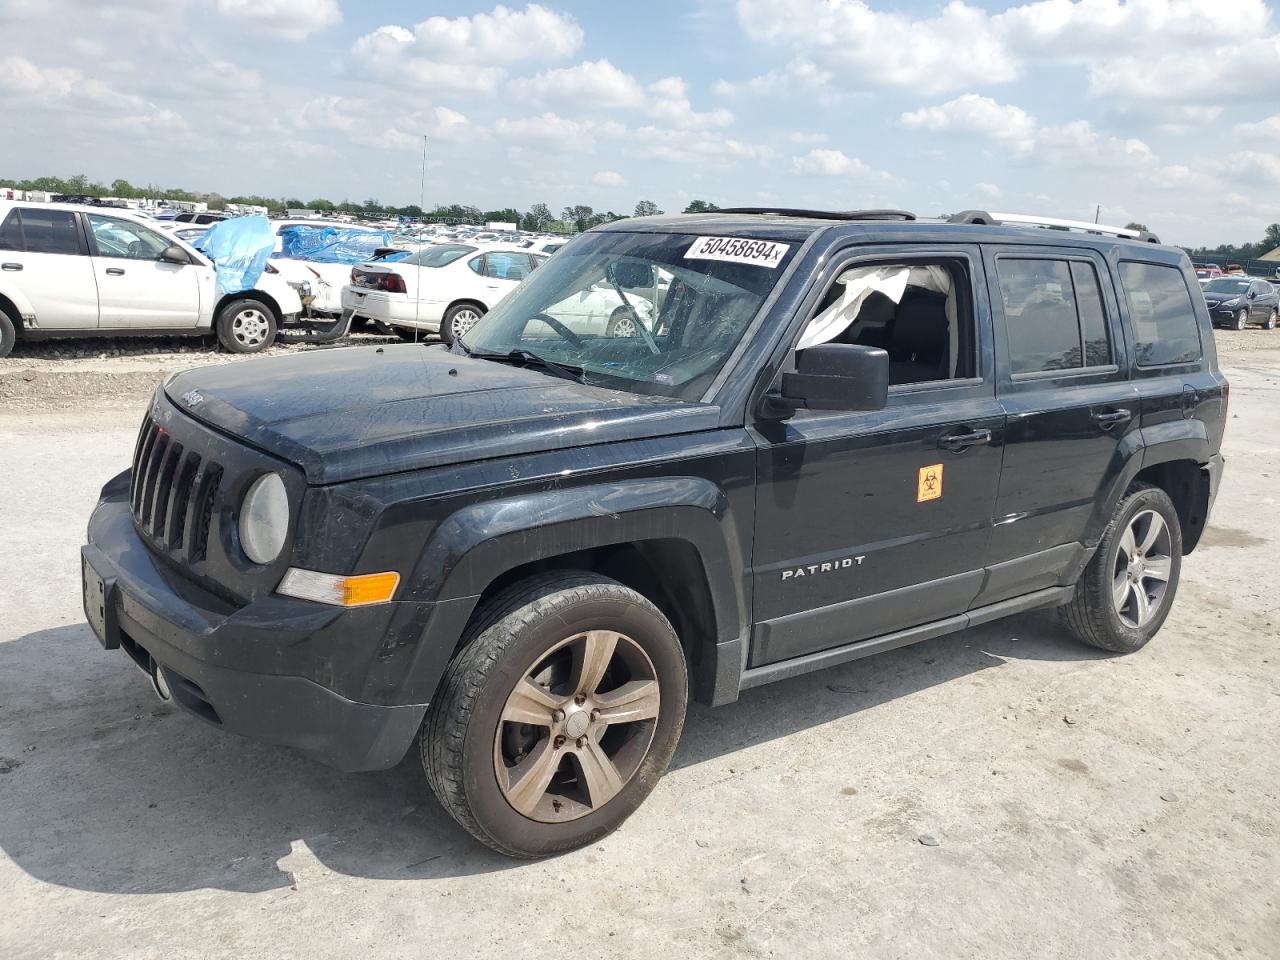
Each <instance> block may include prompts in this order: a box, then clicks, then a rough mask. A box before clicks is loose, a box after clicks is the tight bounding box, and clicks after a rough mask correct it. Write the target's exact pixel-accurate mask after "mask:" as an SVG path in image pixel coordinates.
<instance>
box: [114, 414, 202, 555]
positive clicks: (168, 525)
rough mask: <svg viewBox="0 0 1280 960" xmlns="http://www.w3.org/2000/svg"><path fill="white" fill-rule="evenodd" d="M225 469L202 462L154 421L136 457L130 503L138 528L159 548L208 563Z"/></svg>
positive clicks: (145, 428)
mask: <svg viewBox="0 0 1280 960" xmlns="http://www.w3.org/2000/svg"><path fill="white" fill-rule="evenodd" d="M221 482H222V467H221V466H220V465H219V464H217V463H215V462H213V461H212V460H207V459H202V458H201V457H200V455H199V454H198V453H196V452H195V451H194V450H192V451H188V450H184V449H183V447H182V444H181V443H179V442H178V441H177V440H175V439H174V438H173V437H171V436H170V435H169V433H168V432H167V431H165V429H164V428H163V427H161V426H160V425H159V424H157V423H156V422H155V421H154V420H152V419H151V418H150V417H148V418H147V420H146V421H145V422H144V423H143V425H142V432H141V433H140V434H139V435H138V448H137V450H136V451H135V452H134V455H133V477H132V479H131V481H130V485H129V503H130V506H131V507H132V509H133V518H134V520H135V521H137V524H138V528H139V529H140V530H141V531H142V532H143V533H144V534H146V535H147V536H148V537H149V538H150V539H151V542H152V543H153V544H154V545H155V546H156V547H157V548H158V549H160V550H163V551H165V552H167V553H171V554H173V555H174V556H175V557H176V558H177V559H179V560H184V561H186V562H188V563H195V562H197V561H200V560H203V559H205V552H206V549H207V547H208V543H209V524H210V521H211V519H212V517H213V507H214V502H215V499H216V497H217V494H218V486H219V485H220V484H221Z"/></svg>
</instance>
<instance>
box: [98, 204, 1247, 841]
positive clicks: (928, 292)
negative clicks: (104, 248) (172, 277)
mask: <svg viewBox="0 0 1280 960" xmlns="http://www.w3.org/2000/svg"><path fill="white" fill-rule="evenodd" d="M1035 223H1039V224H1040V225H1041V226H1040V227H1037V226H1035V225H1034V224H1035ZM1044 225H1048V226H1053V227H1057V229H1043V228H1042V227H1043V226H1044ZM599 290H606V291H612V294H615V295H616V297H617V299H618V300H619V302H620V303H623V304H625V305H626V309H627V311H628V316H627V318H626V319H627V320H629V322H626V323H617V322H614V321H611V322H610V324H609V325H608V327H603V326H602V328H601V329H600V330H584V329H583V328H582V327H579V328H578V329H577V330H571V329H569V327H568V326H567V325H566V324H565V323H564V322H562V321H561V320H560V319H559V318H558V317H557V316H556V313H557V311H558V309H559V308H558V306H557V305H562V304H564V303H566V301H571V300H572V299H573V298H575V297H578V298H585V297H587V296H590V295H591V293H592V291H599ZM615 320H616V318H615ZM1227 396H1228V390H1227V383H1226V380H1225V378H1224V377H1223V376H1222V374H1221V373H1219V372H1218V369H1217V364H1216V360H1215V352H1214V341H1213V332H1212V327H1211V324H1210V319H1209V315H1208V312H1207V310H1206V307H1205V302H1204V298H1203V297H1202V296H1200V294H1199V287H1198V284H1197V282H1196V276H1195V273H1194V271H1193V270H1192V266H1191V263H1190V261H1189V260H1188V259H1187V257H1186V255H1185V254H1184V253H1182V252H1181V251H1179V250H1176V249H1173V248H1171V247H1167V246H1162V245H1160V244H1159V242H1158V241H1156V239H1155V238H1154V237H1151V236H1150V235H1149V234H1145V233H1143V234H1138V233H1135V232H1133V231H1128V230H1121V229H1116V228H1108V227H1101V226H1098V225H1095V224H1076V223H1072V222H1069V221H1033V220H1032V218H1026V217H1014V216H1012V215H1007V214H987V213H983V212H980V211H971V212H968V213H965V214H960V215H957V216H955V217H952V218H950V220H946V221H942V220H920V219H916V218H914V217H913V216H912V215H910V214H907V213H902V212H898V211H855V212H850V213H825V212H820V211H796V210H756V209H743V210H728V211H721V212H717V213H715V214H707V215H688V216H667V217H650V218H644V219H638V220H628V221H622V222H618V223H614V224H609V225H607V226H603V227H600V228H597V229H595V230H592V231H590V232H588V233H586V234H583V235H582V236H580V237H578V238H577V239H575V240H573V241H572V242H571V243H569V244H568V245H567V246H566V247H565V248H564V249H562V250H560V251H559V252H558V253H557V254H556V255H555V256H554V257H553V258H551V259H550V260H549V261H548V262H547V263H546V265H545V266H541V267H539V268H538V269H537V270H536V271H534V272H533V273H532V274H531V275H530V276H529V278H528V279H526V280H525V281H524V282H523V283H522V284H521V285H520V286H519V287H518V288H517V289H516V290H515V291H514V292H513V293H512V294H511V295H510V296H509V297H508V298H507V299H506V300H504V301H503V302H502V303H501V304H500V305H499V306H497V307H495V308H494V309H493V310H492V311H491V312H489V313H488V314H487V315H486V316H484V317H483V319H482V320H481V321H480V322H479V323H478V324H477V325H476V326H475V327H474V328H472V329H471V330H470V331H469V332H468V333H467V334H466V335H465V336H463V337H459V338H458V340H457V342H456V343H454V344H453V345H451V346H445V345H441V344H432V345H422V344H404V345H396V346H383V347H358V348H357V347H352V348H344V349H333V350H322V351H313V352H309V353H305V354H300V355H295V356H290V357H282V358H275V359H259V360H247V361H243V362H238V363H234V364H228V365H226V366H222V367H217V368H210V367H205V368H201V369H198V370H192V371H188V372H185V373H180V374H177V375H175V376H173V377H171V378H170V379H169V380H168V381H167V382H166V383H165V384H164V385H163V386H162V387H161V388H160V389H158V390H157V391H156V394H155V397H154V400H153V401H152V403H151V406H150V409H149V411H148V413H147V415H146V417H145V420H144V422H143V424H142V429H141V432H140V434H139V436H138V442H137V447H136V450H135V453H134V458H133V466H132V469H131V470H129V471H126V472H124V473H121V474H120V475H119V476H117V477H115V478H114V479H113V480H111V481H110V482H109V483H108V484H107V485H106V487H105V488H104V489H103V491H102V497H101V501H100V502H99V504H98V506H97V508H96V509H95V510H94V513H93V517H92V519H91V521H90V523H89V531H88V541H89V542H88V545H87V546H85V547H84V548H83V553H82V568H83V581H84V594H85V610H86V614H87V617H88V620H89V623H90V624H91V626H92V628H93V630H94V632H95V634H96V636H97V638H98V640H99V641H100V642H101V643H102V644H103V645H104V646H105V647H107V648H108V649H117V648H118V649H121V650H123V651H124V652H125V653H127V654H128V655H129V656H130V657H131V658H132V659H133V660H134V661H135V662H136V663H137V664H138V665H139V666H140V667H142V669H143V670H144V671H146V673H147V674H149V675H150V677H151V681H152V683H153V684H154V685H155V688H156V690H157V692H158V693H159V694H160V695H161V696H162V697H164V698H166V699H172V700H173V701H175V702H176V703H177V704H178V706H180V707H181V708H182V709H184V710H185V711H187V712H189V713H192V714H194V715H195V716H197V717H199V718H200V719H202V720H204V721H205V722H207V723H209V724H211V725H213V726H216V727H221V728H223V729H225V730H227V731H230V732H232V733H237V734H241V735H244V736H247V737H252V738H255V739H259V740H263V741H268V742H271V743H277V744H285V745H288V746H291V747H294V748H296V749H298V750H300V751H302V752H304V753H306V754H308V755H310V756H312V757H314V758H316V759H317V760H320V761H323V762H325V763H328V764H331V765H333V766H335V767H338V768H340V769H342V770H348V771H356V770H376V769H382V768H387V767H391V766H393V765H395V764H397V763H398V762H400V761H401V759H402V758H403V757H404V756H405V755H406V753H407V752H408V751H409V750H411V749H413V750H416V751H418V752H419V754H420V756H421V762H422V763H423V765H424V768H425V770H426V776H427V779H428V781H429V783H430V785H431V787H432V789H433V790H434V792H435V794H436V796H437V797H438V798H439V800H440V802H441V803H442V804H443V805H444V806H445V808H446V809H447V810H448V811H449V812H450V814H452V816H453V817H454V818H455V819H456V820H457V821H458V822H459V823H460V824H461V825H462V826H463V827H465V828H466V829H467V830H469V831H470V832H471V833H472V834H474V835H475V836H476V837H477V838H478V839H479V840H481V841H482V842H484V843H486V844H488V845H489V846H491V847H493V848H495V849H497V850H499V851H501V852H503V853H505V854H508V855H511V856H517V857H537V856H545V855H549V854H554V853H557V852H560V851H564V850H569V849H572V848H575V847H580V846H582V845H584V844H587V843H590V842H592V841H593V840H596V839H598V838H599V837H601V836H603V835H604V834H606V833H608V832H609V831H611V830H613V829H615V828H616V827H617V826H618V825H619V824H621V823H622V821H623V820H625V819H626V817H627V816H628V815H629V814H630V813H631V812H632V811H634V810H635V809H636V808H637V807H638V806H639V804H640V803H641V802H642V801H643V800H644V798H645V797H646V796H647V795H648V793H649V792H650V791H651V790H652V789H653V788H654V786H655V785H656V784H657V782H658V779H659V778H660V777H661V775H662V773H663V772H664V770H665V769H666V767H667V764H668V762H669V761H670V759H671V756H672V754H673V752H674V751H675V748H676V744H677V741H678V740H679V737H680V732H681V728H682V726H683V723H684V718H685V708H686V704H687V701H688V698H689V697H693V698H695V699H697V700H699V701H701V702H704V703H707V704H711V705H717V704H724V703H729V702H731V701H733V700H735V699H736V698H738V697H739V695H741V693H742V692H743V691H744V690H749V689H751V688H753V687H758V686H760V685H761V684H765V683H769V682H772V681H775V680H782V679H785V678H787V677H792V676H796V675H797V674H801V673H805V672H807V671H811V670H816V669H819V668H822V667H826V666H830V665H833V664H840V663H846V662H848V661H851V660H855V659H857V658H860V657H865V656H867V655H869V654H872V653H877V652H880V651H883V650H891V649H893V648H895V647H901V646H903V645H905V644H909V643H914V642H916V641H920V640H925V639H928V638H931V637H937V636H939V635H942V634H946V633H952V632H954V631H958V630H963V629H965V628H966V627H970V626H973V625H975V624H980V623H986V622H989V621H991V620H995V619H997V618H999V617H1004V616H1008V615H1009V614H1014V613H1019V612H1022V611H1026V610H1032V609H1036V608H1044V607H1056V608H1058V610H1059V611H1060V613H1061V620H1062V623H1063V625H1064V627H1065V629H1066V631H1067V632H1069V633H1070V634H1072V635H1073V636H1074V637H1076V638H1077V639H1078V640H1081V641H1083V642H1085V643H1088V644H1092V645H1094V646H1096V647H1101V648H1103V649H1104V650H1109V651H1114V652H1116V653H1128V652H1132V651H1135V650H1138V649H1139V648H1140V647H1142V646H1143V645H1144V644H1146V643H1147V642H1148V641H1149V640H1150V639H1151V637H1152V636H1153V635H1154V634H1155V633H1156V632H1157V631H1158V630H1159V629H1160V627H1161V625H1162V624H1163V623H1164V621H1165V619H1166V618H1167V617H1168V616H1169V613H1170V610H1171V608H1172V605H1173V601H1174V596H1175V594H1176V592H1177V588H1178V573H1179V569H1180V566H1181V563H1182V558H1183V556H1184V555H1185V554H1187V553H1190V552H1191V551H1192V550H1193V549H1194V548H1195V546H1196V543H1197V541H1198V540H1199V539H1200V535H1201V533H1202V531H1203V530H1204V526H1205V521H1206V518H1207V516H1208V514H1209V509H1210V506H1211V505H1212V503H1213V499H1214V496H1215V494H1216V492H1217V488H1218V482H1219V478H1220V475H1221V470H1222V458H1221V455H1220V452H1219V451H1220V447H1221V442H1222V433H1223V425H1224V422H1225V417H1226V407H1227Z"/></svg>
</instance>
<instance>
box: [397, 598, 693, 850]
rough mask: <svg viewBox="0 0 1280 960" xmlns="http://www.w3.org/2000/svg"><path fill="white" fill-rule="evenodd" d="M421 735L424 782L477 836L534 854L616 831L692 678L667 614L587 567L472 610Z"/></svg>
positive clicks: (645, 790)
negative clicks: (464, 635)
mask: <svg viewBox="0 0 1280 960" xmlns="http://www.w3.org/2000/svg"><path fill="white" fill-rule="evenodd" d="M470 635H471V637H472V639H471V640H470V642H469V643H467V644H466V645H465V646H464V647H463V649H462V650H461V651H460V652H459V653H458V655H457V656H456V657H455V658H454V661H453V662H452V663H451V664H450V666H449V669H448V670H447V671H446V673H445V678H444V680H443V681H442V683H441V687H440V689H439V690H438V691H437V695H436V697H435V698H434V699H433V701H432V704H431V709H430V711H429V712H428V714H427V720H426V723H425V724H424V726H423V730H422V734H421V748H422V761H423V766H424V768H425V770H426V774H427V780H428V782H429V783H430V784H431V789H432V790H433V791H434V792H435V794H436V796H437V797H438V798H439V799H440V802H441V803H442V804H443V805H444V807H445V809H446V810H448V811H449V813H450V814H451V815H452V816H453V818H454V819H455V820H457V821H458V823H460V824H461V825H462V826H463V827H465V828H466V829H467V830H468V831H470V832H471V834H472V835H474V836H475V837H476V838H477V839H478V840H480V841H481V842H482V843H485V844H487V845H488V846H490V847H492V848H493V849H495V850H497V851H499V852H500V853H504V854H506V855H508V856H513V857H526V858H532V857H541V856H549V855H551V854H555V853H561V852H564V851H566V850H572V849H575V848H577V847H581V846H584V845H585V844H588V843H591V842H593V841H595V840H597V839H599V838H600V837H602V836H604V835H605V834H607V833H609V832H611V831H612V830H614V829H616V828H617V827H618V826H619V825H620V824H621V823H622V822H623V821H624V820H625V819H626V818H627V817H628V816H630V815H631V813H632V812H633V811H635V809H636V808H637V807H638V806H639V805H640V803H641V802H642V801H643V800H644V798H645V797H647V796H648V795H649V793H650V791H651V790H652V789H653V788H654V786H655V785H656V784H657V781H658V779H659V778H660V777H661V776H662V774H663V772H664V771H665V770H666V768H667V764H668V763H669V762H670V760H671V755H672V754H673V753H674V752H675V748H676V743H677V742H678V741H679V739H680V731H681V730H682V729H683V726H684V714H685V705H686V701H687V689H688V677H687V674H686V670H685V662H684V655H683V652H682V650H681V648H680V642H679V639H678V638H677V637H676V634H675V631H674V630H673V629H672V627H671V624H670V623H669V622H668V621H667V618H666V617H664V616H663V615H662V613H661V612H660V611H659V610H658V609H657V608H656V607H655V606H654V605H653V604H652V603H650V602H649V601H648V600H646V599H645V598H644V597H643V596H641V595H640V594H639V593H636V592H635V591H634V590H631V589H629V588H627V587H624V586H623V585H622V584H620V583H618V582H616V581H614V580H610V579H608V578H606V577H601V576H596V575H593V574H547V575H543V576H539V577H535V578H531V579H530V580H526V581H524V582H523V583H520V584H517V585H515V586H514V587H512V588H510V589H509V590H507V591H504V592H503V593H501V594H499V595H497V596H496V597H494V598H493V599H492V600H491V601H489V602H488V603H487V604H486V606H485V607H484V608H482V609H481V610H479V611H477V614H476V618H475V620H474V626H473V628H472V630H471V631H470Z"/></svg>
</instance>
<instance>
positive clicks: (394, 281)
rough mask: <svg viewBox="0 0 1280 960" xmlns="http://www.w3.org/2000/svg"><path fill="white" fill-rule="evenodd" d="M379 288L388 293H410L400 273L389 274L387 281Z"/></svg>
mask: <svg viewBox="0 0 1280 960" xmlns="http://www.w3.org/2000/svg"><path fill="white" fill-rule="evenodd" d="M379 286H381V287H382V289H383V290H385V291H387V293H408V292H409V290H408V288H407V287H406V286H405V285H404V277H402V276H400V274H398V273H388V274H387V275H386V279H384V280H383V281H382V283H381V284H379Z"/></svg>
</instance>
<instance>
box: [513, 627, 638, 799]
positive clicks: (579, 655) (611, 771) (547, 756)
mask: <svg viewBox="0 0 1280 960" xmlns="http://www.w3.org/2000/svg"><path fill="white" fill-rule="evenodd" d="M660 707H661V690H660V684H659V681H658V675H657V672H656V671H655V670H654V666H653V662H652V661H651V660H650V659H649V655H648V654H647V653H645V651H644V649H643V648H642V647H641V646H640V645H639V644H638V643H636V642H635V641H634V640H632V639H631V638H630V637H627V636H624V635H623V634H620V633H616V632H614V631H611V630H589V631H586V632H583V633H578V634H574V635H573V636H571V637H567V638H566V639H564V640H562V641H560V642H559V643H558V644H556V645H555V646H554V647H552V648H551V650H549V651H548V652H547V653H545V654H543V655H542V656H540V657H539V658H538V660H537V662H536V663H534V664H532V665H531V666H530V668H529V669H528V670H527V671H525V673H524V675H523V676H522V677H521V679H520V681H519V682H518V683H517V684H516V685H515V688H514V689H513V690H512V691H511V693H510V694H509V695H508V697H507V701H506V703H505V705H504V706H503V709H502V715H501V719H500V720H499V722H498V729H497V732H496V735H495V737H494V743H493V768H494V774H495V775H496V777H497V780H498V787H499V789H501V791H502V794H503V796H504V797H505V798H506V800H507V802H508V803H509V804H510V805H511V806H512V808H513V809H515V810H516V811H517V812H518V813H520V814H522V815H523V816H526V817H528V818H529V819H531V820H537V821H540V822H543V823H562V822H566V821H569V820H577V819H578V818H580V817H584V816H586V815H588V814H590V813H594V812H595V811H597V810H599V809H600V808H601V807H603V806H604V805H605V804H606V803H608V802H609V801H610V800H612V799H613V798H614V797H615V796H616V795H617V794H618V792H619V791H620V790H621V789H622V788H623V787H624V786H626V784H627V782H628V781H629V780H630V779H631V778H632V777H633V776H634V775H635V772H636V770H637V769H638V768H639V767H640V764H641V763H642V762H643V760H644V758H645V756H646V755H647V754H648V752H649V747H650V745H651V744H652V742H653V735H654V731H655V729H656V727H657V720H658V712H659V709H660Z"/></svg>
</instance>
